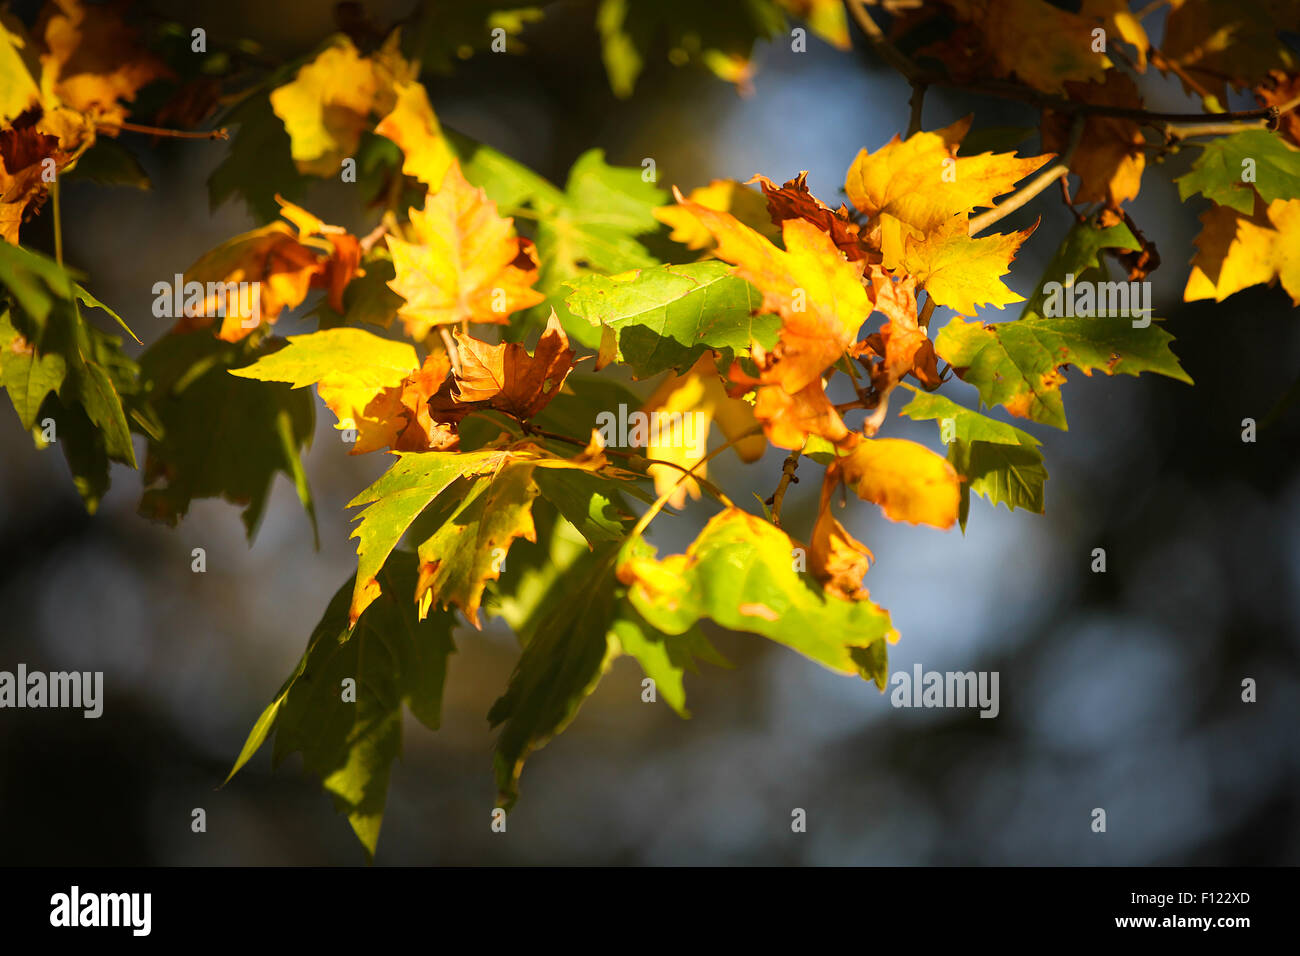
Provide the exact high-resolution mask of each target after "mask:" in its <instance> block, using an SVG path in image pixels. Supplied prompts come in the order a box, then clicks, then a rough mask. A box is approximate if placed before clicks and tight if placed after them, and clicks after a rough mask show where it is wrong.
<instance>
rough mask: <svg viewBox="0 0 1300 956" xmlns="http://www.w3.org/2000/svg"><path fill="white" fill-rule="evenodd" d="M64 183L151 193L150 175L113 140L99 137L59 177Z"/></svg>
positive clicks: (126, 150)
mask: <svg viewBox="0 0 1300 956" xmlns="http://www.w3.org/2000/svg"><path fill="white" fill-rule="evenodd" d="M61 178H62V180H63V181H64V182H78V181H81V180H85V181H87V182H92V183H97V184H98V185H100V186H130V187H132V188H133V189H145V190H148V189H152V188H153V183H151V182H150V181H149V174H148V173H146V172H145V171H144V167H143V166H141V165H140V160H138V159H136V157H135V153H133V152H131V151H130V150H129V149H127V148H126V147H125V146H123V145H122V144H121V143H119V142H118V141H117V140H115V139H111V138H109V137H107V136H101V137H99V138H98V139H96V140H95V145H94V146H92V147H90V149H88V150H86V152H84V153H82V154H81V156H80V158H78V159H77V162H76V163H75V164H74V165H73V167H72V168H71V169H68V170H65V171H64V172H63V173H62V174H61Z"/></svg>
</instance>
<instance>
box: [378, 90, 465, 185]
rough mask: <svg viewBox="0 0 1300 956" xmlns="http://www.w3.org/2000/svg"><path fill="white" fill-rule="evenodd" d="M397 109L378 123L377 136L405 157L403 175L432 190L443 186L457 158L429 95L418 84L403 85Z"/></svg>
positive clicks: (398, 96)
mask: <svg viewBox="0 0 1300 956" xmlns="http://www.w3.org/2000/svg"><path fill="white" fill-rule="evenodd" d="M396 95H397V105H396V106H395V107H394V108H393V111H392V112H391V113H389V114H388V115H387V116H385V117H384V118H383V119H382V120H380V121H379V124H378V125H377V126H375V132H376V133H378V134H379V135H380V136H386V137H388V138H389V139H391V140H392V141H393V142H394V143H396V144H397V145H398V146H399V147H400V148H401V150H402V153H403V154H404V156H405V157H406V158H405V159H404V160H403V162H402V172H404V173H405V174H406V175H408V176H414V177H415V178H416V179H418V180H419V181H420V182H422V183H424V184H425V185H426V186H428V187H429V188H430V189H431V190H433V191H435V192H436V191H437V190H438V189H439V188H440V187H441V186H442V178H443V176H445V175H446V173H447V168H448V167H449V166H450V165H451V161H452V159H454V158H455V157H454V154H453V153H452V151H451V147H450V146H449V145H448V144H447V139H446V137H445V136H443V135H442V127H441V126H440V125H439V123H438V117H437V116H435V115H434V112H433V107H432V106H430V105H429V95H428V94H427V93H426V92H425V90H424V87H423V86H422V85H420V84H419V83H414V82H413V83H404V84H402V85H401V86H399V87H397V89H396Z"/></svg>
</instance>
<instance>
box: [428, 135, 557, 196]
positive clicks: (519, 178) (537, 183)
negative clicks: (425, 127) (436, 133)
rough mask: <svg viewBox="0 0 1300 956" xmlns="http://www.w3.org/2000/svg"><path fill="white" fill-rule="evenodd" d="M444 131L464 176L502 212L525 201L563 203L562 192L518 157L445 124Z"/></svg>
mask: <svg viewBox="0 0 1300 956" xmlns="http://www.w3.org/2000/svg"><path fill="white" fill-rule="evenodd" d="M443 132H444V133H445V134H446V136H447V139H448V141H449V142H450V143H451V147H452V149H453V151H454V152H455V153H456V155H457V156H458V157H459V158H460V166H461V172H462V173H463V174H464V176H465V179H466V180H467V181H468V182H469V183H470V184H471V185H473V186H477V187H478V188H479V189H482V190H484V191H486V192H487V195H488V198H489V199H491V200H492V201H493V202H494V203H496V204H497V211H498V212H499V213H500V214H501V215H503V216H510V215H513V214H514V213H515V212H516V211H518V210H519V209H522V208H523V207H524V206H528V205H543V206H546V207H551V208H554V207H558V206H560V205H562V204H563V203H564V193H563V192H561V191H560V190H559V189H557V188H556V187H555V186H553V185H552V184H551V182H550V181H549V180H547V179H546V178H545V177H543V176H539V175H537V173H535V172H533V171H532V170H531V169H529V168H528V167H527V166H525V165H524V164H523V163H521V162H519V161H518V160H514V159H511V158H510V157H509V156H507V155H506V154H505V153H502V152H499V151H497V150H495V149H493V148H492V147H491V146H485V145H484V144H483V143H480V142H477V141H476V140H473V139H470V138H469V137H468V136H466V135H464V134H463V133H458V132H456V131H455V130H452V129H448V128H447V127H443Z"/></svg>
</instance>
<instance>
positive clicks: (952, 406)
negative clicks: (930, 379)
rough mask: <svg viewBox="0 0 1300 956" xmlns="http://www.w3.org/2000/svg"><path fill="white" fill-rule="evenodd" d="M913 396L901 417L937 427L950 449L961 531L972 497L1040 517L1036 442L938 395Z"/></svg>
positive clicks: (1041, 479)
mask: <svg viewBox="0 0 1300 956" xmlns="http://www.w3.org/2000/svg"><path fill="white" fill-rule="evenodd" d="M905 387H907V388H912V386H910V385H908V386H905ZM913 391H914V392H915V397H914V398H913V399H912V401H911V402H909V403H908V404H907V405H906V406H905V407H904V408H903V409H902V411H901V412H900V414H902V415H906V416H907V417H908V418H911V419H912V420H913V421H927V420H933V421H934V422H935V423H936V424H938V426H939V436H940V439H941V440H943V441H945V442H947V443H948V461H949V462H950V463H951V464H952V466H953V467H954V468H955V469H957V473H958V474H959V475H961V476H962V477H963V478H964V479H966V480H965V481H963V482H962V485H961V504H960V505H959V507H958V513H957V518H958V520H959V521H960V522H961V527H962V530H963V531H965V530H966V519H967V515H968V513H969V511H970V493H971V492H972V491H973V492H975V493H976V494H977V495H981V496H982V497H984V498H985V499H986V500H987V501H988V502H989V503H990V504H992V505H993V506H994V507H996V506H997V505H998V504H999V503H1005V504H1006V506H1007V508H1008V509H1009V510H1011V511H1015V510H1016V509H1017V508H1026V509H1028V510H1029V511H1033V512H1036V513H1038V514H1042V513H1043V506H1044V489H1043V486H1044V485H1045V484H1046V482H1047V468H1046V467H1045V466H1044V464H1043V453H1042V452H1041V451H1039V450H1038V439H1037V438H1035V437H1034V436H1033V435H1030V434H1029V433H1028V432H1022V431H1021V430H1020V429H1019V428H1014V427H1012V426H1011V425H1008V424H1006V423H1005V422H1000V421H998V420H997V419H995V418H989V417H988V416H987V415H981V414H980V413H979V412H974V411H971V410H970V409H969V408H966V407H964V406H962V405H958V404H957V403H956V402H953V401H950V400H949V399H947V398H944V397H943V396H942V395H938V394H934V393H927V392H922V391H919V390H917V389H913Z"/></svg>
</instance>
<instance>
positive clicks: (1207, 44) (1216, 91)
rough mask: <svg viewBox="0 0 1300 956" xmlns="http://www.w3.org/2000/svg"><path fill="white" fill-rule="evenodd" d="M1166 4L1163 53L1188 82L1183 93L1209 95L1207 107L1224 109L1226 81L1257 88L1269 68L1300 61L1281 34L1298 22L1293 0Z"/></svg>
mask: <svg viewBox="0 0 1300 956" xmlns="http://www.w3.org/2000/svg"><path fill="white" fill-rule="evenodd" d="M1170 7H1171V9H1170V12H1169V16H1168V18H1167V19H1166V20H1165V33H1164V39H1163V40H1162V41H1161V43H1160V49H1161V52H1162V53H1163V54H1164V57H1165V58H1166V59H1167V60H1168V61H1169V62H1170V63H1172V64H1174V65H1176V66H1178V67H1179V68H1181V70H1182V72H1183V74H1184V75H1185V76H1186V77H1187V78H1188V79H1190V80H1191V83H1190V84H1189V83H1188V82H1187V80H1183V88H1184V89H1185V90H1186V91H1187V92H1189V93H1201V92H1202V91H1205V92H1207V93H1208V94H1209V98H1208V99H1206V106H1207V107H1208V108H1209V109H1210V110H1211V111H1216V110H1221V109H1224V108H1226V106H1225V104H1227V102H1228V97H1227V92H1228V86H1229V85H1231V86H1232V87H1233V88H1234V89H1238V90H1240V89H1244V88H1247V87H1251V86H1255V85H1257V84H1258V83H1259V82H1261V81H1262V80H1263V79H1264V78H1265V77H1266V76H1267V75H1268V72H1269V70H1271V69H1284V70H1291V69H1294V68H1295V66H1296V65H1297V62H1300V61H1298V59H1297V56H1296V54H1295V53H1294V52H1293V51H1292V50H1291V49H1290V48H1289V47H1288V46H1287V44H1286V42H1285V41H1284V40H1283V39H1282V37H1281V36H1280V35H1279V31H1280V30H1281V29H1283V28H1284V27H1285V26H1288V25H1289V26H1290V28H1291V29H1294V28H1295V26H1296V16H1295V5H1294V3H1292V2H1291V0H1233V2H1232V3H1196V2H1188V0H1173V2H1171V3H1170ZM1157 65H1159V64H1157ZM1228 81H1230V82H1228Z"/></svg>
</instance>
